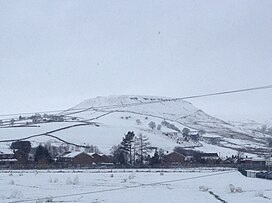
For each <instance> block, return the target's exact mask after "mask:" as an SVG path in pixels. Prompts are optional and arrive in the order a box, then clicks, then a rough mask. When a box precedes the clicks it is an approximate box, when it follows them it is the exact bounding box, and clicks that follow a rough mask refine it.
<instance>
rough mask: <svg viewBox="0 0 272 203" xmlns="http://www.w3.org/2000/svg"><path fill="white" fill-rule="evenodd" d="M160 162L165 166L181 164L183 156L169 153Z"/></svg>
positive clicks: (183, 159) (183, 160)
mask: <svg viewBox="0 0 272 203" xmlns="http://www.w3.org/2000/svg"><path fill="white" fill-rule="evenodd" d="M162 162H163V164H165V165H176V164H182V163H184V162H185V156H184V155H183V154H180V153H177V152H171V153H169V154H166V155H165V156H164V157H163V160H162Z"/></svg>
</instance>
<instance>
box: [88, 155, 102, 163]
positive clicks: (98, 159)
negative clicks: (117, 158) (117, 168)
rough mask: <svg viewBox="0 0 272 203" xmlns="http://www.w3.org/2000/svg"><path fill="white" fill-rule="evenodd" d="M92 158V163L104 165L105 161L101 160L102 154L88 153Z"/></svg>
mask: <svg viewBox="0 0 272 203" xmlns="http://www.w3.org/2000/svg"><path fill="white" fill-rule="evenodd" d="M88 154H89V155H90V156H91V157H92V161H93V162H94V163H95V164H100V163H104V162H105V160H104V158H103V154H97V153H88Z"/></svg>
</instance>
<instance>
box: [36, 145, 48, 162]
mask: <svg viewBox="0 0 272 203" xmlns="http://www.w3.org/2000/svg"><path fill="white" fill-rule="evenodd" d="M34 157H35V158H34V160H35V162H39V161H41V160H45V161H48V162H51V161H52V158H51V156H50V154H49V152H48V150H47V149H46V148H45V147H44V146H42V145H39V146H38V147H37V149H36V152H35V156H34Z"/></svg>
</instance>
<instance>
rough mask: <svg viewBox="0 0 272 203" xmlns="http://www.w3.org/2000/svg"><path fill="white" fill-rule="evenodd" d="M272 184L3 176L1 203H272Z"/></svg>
mask: <svg viewBox="0 0 272 203" xmlns="http://www.w3.org/2000/svg"><path fill="white" fill-rule="evenodd" d="M271 183H272V182H271V181H269V180H263V179H256V178H247V177H244V176H243V175H241V174H240V173H239V172H237V171H235V170H226V169H225V170H222V169H220V170H216V169H213V170H211V169H206V170H205V169H186V170H185V169H183V170H181V169H168V170H163V171H162V170H161V169H152V170H149V169H141V170H140V169H138V170H137V169H133V170H132V169H126V170H123V169H119V170H117V169H116V170H108V169H103V170H102V169H100V170H98V169H95V170H80V171H72V170H63V171H59V170H58V171H57V170H56V171H54V170H50V171H38V172H37V171H13V172H12V173H10V172H8V171H1V173H0V185H1V187H0V202H50V201H51V202H84V203H85V202H86V203H87V202H88V203H93V202H96V203H97V202H109V203H114V202H115V203H125V202H129V203H130V202H135V203H136V202H137V203H138V202H148V203H150V202H154V203H165V202H209V203H211V202H239V203H241V202H246V203H248V202H271V199H272V184H271ZM230 184H232V185H233V186H231V187H233V188H236V189H237V188H238V187H240V188H241V189H242V192H234V193H233V192H231V190H230Z"/></svg>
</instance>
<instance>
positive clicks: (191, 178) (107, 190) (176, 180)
mask: <svg viewBox="0 0 272 203" xmlns="http://www.w3.org/2000/svg"><path fill="white" fill-rule="evenodd" d="M234 172H236V171H234V170H232V171H224V172H220V173H215V174H208V175H201V176H195V177H188V178H179V179H174V180H166V181H159V182H154V183H146V184H140V185H134V186H127V187H118V188H111V189H104V190H96V191H88V192H81V193H73V194H65V195H56V196H50V197H43V198H33V199H25V200H19V201H12V202H10V203H19V202H31V201H39V200H46V199H48V198H53V199H54V198H64V197H74V196H80V195H89V194H97V193H104V192H112V191H120V190H126V189H132V188H141V187H146V186H153V185H159V184H167V183H174V182H181V181H186V180H194V179H201V178H206V177H211V176H218V175H222V174H227V173H234Z"/></svg>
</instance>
